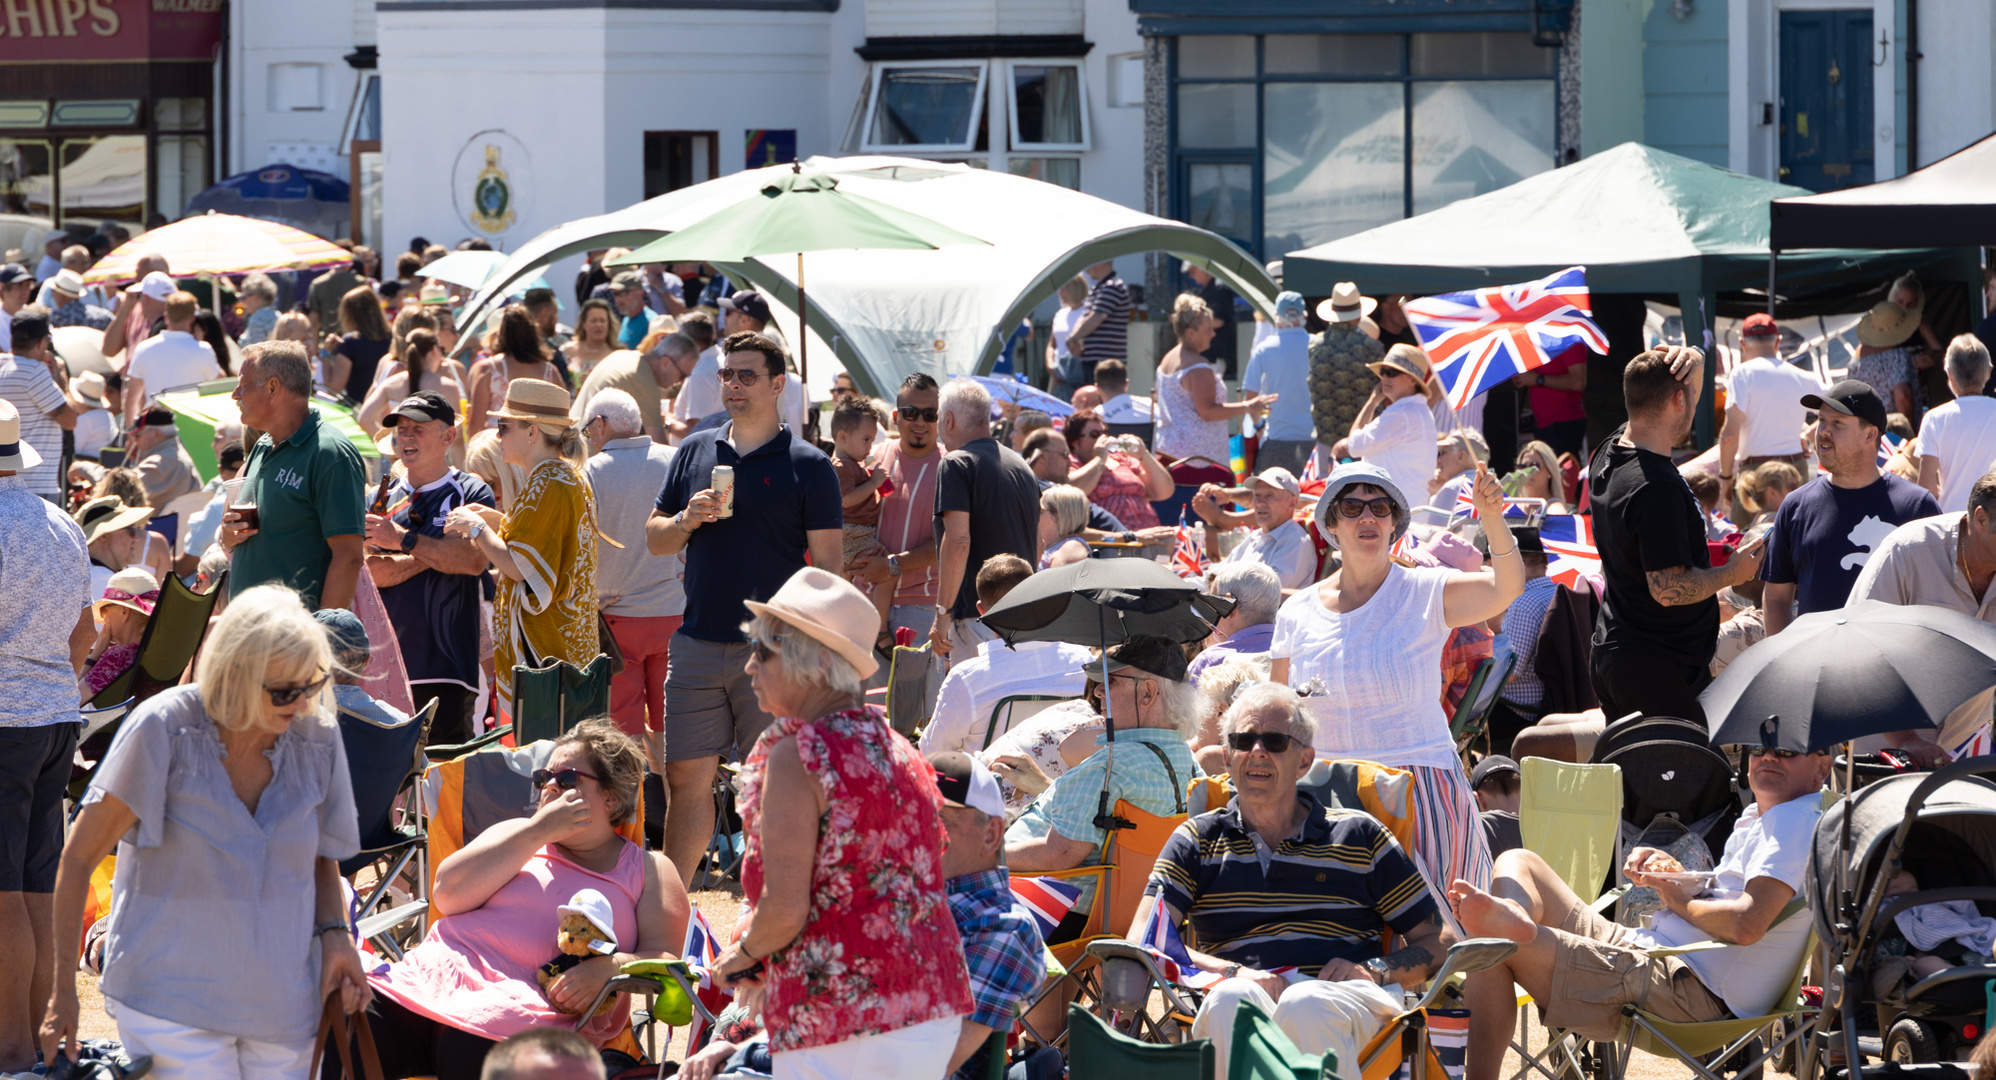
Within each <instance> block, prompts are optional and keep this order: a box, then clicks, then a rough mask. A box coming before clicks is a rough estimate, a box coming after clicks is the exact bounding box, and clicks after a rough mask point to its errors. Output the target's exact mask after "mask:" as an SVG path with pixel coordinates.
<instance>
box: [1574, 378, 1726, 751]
mask: <svg viewBox="0 0 1996 1080" xmlns="http://www.w3.org/2000/svg"><path fill="white" fill-rule="evenodd" d="M1704 378H1705V357H1704V354H1702V353H1700V352H1699V351H1698V350H1697V349H1691V348H1682V347H1675V348H1661V349H1652V350H1650V351H1648V352H1646V353H1643V354H1641V355H1639V356H1637V357H1636V358H1635V359H1633V360H1631V361H1629V366H1628V369H1627V370H1626V371H1624V372H1623V374H1622V397H1623V399H1624V400H1625V401H1626V402H1627V404H1628V410H1629V422H1628V424H1627V425H1626V426H1624V427H1623V428H1621V429H1620V430H1618V431H1616V432H1615V435H1614V437H1613V438H1611V439H1609V440H1608V441H1607V442H1605V443H1603V444H1602V445H1600V446H1599V447H1596V448H1595V450H1594V453H1593V455H1592V457H1591V459H1590V460H1589V462H1588V468H1587V485H1588V492H1589V498H1590V501H1591V502H1592V505H1593V512H1594V542H1595V546H1596V547H1598V548H1599V549H1600V552H1601V573H1602V576H1603V578H1604V579H1605V580H1606V582H1607V595H1606V596H1605V597H1604V598H1603V601H1602V604H1601V618H1600V621H1598V622H1597V623H1596V624H1595V627H1594V669H1593V682H1594V692H1595V694H1596V695H1597V696H1598V697H1599V698H1600V699H1601V710H1602V712H1603V713H1604V714H1606V716H1607V719H1608V722H1609V723H1613V722H1614V721H1616V720H1618V719H1620V718H1621V717H1623V716H1626V715H1628V714H1629V713H1632V712H1641V713H1643V714H1644V715H1646V716H1675V717H1681V718H1683V719H1686V720H1693V721H1696V722H1697V723H1699V724H1701V725H1702V724H1704V722H1705V711H1704V710H1703V709H1702V708H1700V707H1699V705H1698V692H1699V691H1700V690H1703V689H1704V688H1705V684H1706V683H1709V682H1711V681H1712V675H1711V661H1712V652H1713V649H1714V648H1715V646H1716V643H1717V641H1718V635H1719V602H1718V601H1717V600H1716V599H1715V598H1714V597H1715V596H1716V595H1717V593H1718V591H1719V590H1720V589H1723V588H1726V587H1727V586H1730V585H1738V584H1739V583H1741V582H1743V581H1751V580H1753V578H1754V577H1755V576H1756V574H1758V572H1759V570H1760V560H1761V555H1762V553H1763V541H1762V540H1761V539H1758V538H1756V539H1753V540H1750V541H1748V542H1746V543H1745V544H1742V545H1741V546H1740V548H1739V550H1738V551H1736V552H1734V553H1733V555H1732V558H1731V559H1730V560H1729V561H1727V563H1726V565H1724V566H1713V565H1712V560H1711V556H1710V553H1709V551H1708V550H1707V548H1706V546H1705V519H1704V516H1703V515H1702V514H1701V513H1700V512H1699V507H1698V500H1697V498H1696V497H1695V496H1693V495H1692V494H1691V487H1690V485H1688V484H1686V483H1685V482H1684V477H1683V476H1682V475H1680V474H1679V473H1678V471H1677V466H1676V464H1675V463H1673V462H1672V461H1671V457H1670V453H1671V450H1672V449H1674V448H1675V447H1677V446H1679V445H1681V444H1683V443H1684V441H1685V440H1686V439H1687V438H1689V437H1690V434H1691V419H1692V416H1693V415H1694V414H1695V412H1696V410H1697V408H1698V398H1699V395H1700V394H1701V393H1702V392H1703V388H1704V385H1705V383H1704Z"/></svg>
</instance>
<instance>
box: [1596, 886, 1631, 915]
mask: <svg viewBox="0 0 1996 1080" xmlns="http://www.w3.org/2000/svg"><path fill="white" fill-rule="evenodd" d="M1628 891H1629V886H1627V885H1622V886H1619V887H1617V888H1613V889H1609V890H1608V891H1607V892H1604V893H1602V894H1601V895H1600V896H1597V897H1595V898H1594V902H1593V903H1591V904H1589V905H1587V909H1588V910H1589V911H1592V912H1593V913H1594V914H1596V915H1601V914H1605V913H1606V912H1607V910H1608V909H1609V908H1610V907H1612V906H1614V903H1615V901H1617V900H1620V899H1621V898H1622V894H1623V893H1626V892H1628Z"/></svg>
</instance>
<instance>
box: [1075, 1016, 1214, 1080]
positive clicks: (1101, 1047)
mask: <svg viewBox="0 0 1996 1080" xmlns="http://www.w3.org/2000/svg"><path fill="white" fill-rule="evenodd" d="M1067 1071H1068V1075H1069V1076H1074V1077H1085V1078H1086V1080H1214V1077H1213V1042H1212V1040H1210V1039H1195V1040H1193V1041H1192V1042H1186V1043H1178V1044H1176V1045H1173V1046H1160V1045H1158V1044H1157V1043H1147V1042H1140V1041H1138V1040H1136V1039H1132V1038H1130V1037H1129V1036H1128V1035H1123V1034H1120V1033H1119V1032H1117V1031H1115V1030H1113V1029H1112V1028H1110V1027H1109V1025H1108V1024H1107V1023H1105V1022H1104V1021H1103V1019H1102V1018H1101V1017H1099V1016H1096V1015H1095V1014H1094V1013H1092V1012H1089V1011H1088V1010H1087V1009H1085V1008H1083V1007H1082V1006H1080V1005H1078V1004H1076V1005H1069V1006H1068V1007H1067Z"/></svg>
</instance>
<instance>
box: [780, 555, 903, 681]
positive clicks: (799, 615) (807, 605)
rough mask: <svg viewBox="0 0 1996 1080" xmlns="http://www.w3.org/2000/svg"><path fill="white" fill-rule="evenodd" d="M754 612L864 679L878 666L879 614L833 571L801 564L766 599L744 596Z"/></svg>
mask: <svg viewBox="0 0 1996 1080" xmlns="http://www.w3.org/2000/svg"><path fill="white" fill-rule="evenodd" d="M747 603H748V609H749V610H750V611H753V612H755V613H756V614H757V615H768V616H770V617H771V618H776V619H782V620H783V621H784V622H786V623H789V624H790V625H791V626H794V627H796V628H797V629H799V630H802V631H803V632H804V633H806V634H808V635H810V636H811V638H812V639H813V640H815V641H817V642H818V643H819V644H820V645H823V646H824V647H825V648H827V649H830V650H832V651H833V652H835V653H837V654H839V657H840V658H841V659H843V660H845V662H846V663H849V664H851V665H852V666H853V667H854V668H855V669H856V670H857V671H858V672H859V677H860V678H862V679H864V678H866V677H867V676H869V675H872V674H873V673H874V672H875V671H877V670H879V668H880V661H878V660H876V659H874V657H873V641H874V639H875V638H876V637H879V636H880V613H879V612H878V611H876V610H874V607H873V601H871V600H868V599H867V598H866V595H865V594H864V593H862V592H860V591H859V590H858V589H855V588H853V587H852V586H851V585H849V584H847V583H846V579H844V578H842V577H840V576H838V575H837V574H833V573H829V572H827V571H824V570H820V569H818V568H817V567H815V566H807V567H805V568H803V569H802V570H799V571H797V572H796V573H794V574H792V575H790V580H789V581H786V582H784V583H783V587H782V588H780V589H778V590H776V595H775V596H772V597H770V598H769V600H768V601H767V602H761V601H756V600H750V601H748V602H747Z"/></svg>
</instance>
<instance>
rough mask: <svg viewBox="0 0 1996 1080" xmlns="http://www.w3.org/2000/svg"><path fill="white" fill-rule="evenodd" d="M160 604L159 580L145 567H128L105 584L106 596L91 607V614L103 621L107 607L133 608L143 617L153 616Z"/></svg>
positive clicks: (113, 575) (112, 576)
mask: <svg viewBox="0 0 1996 1080" xmlns="http://www.w3.org/2000/svg"><path fill="white" fill-rule="evenodd" d="M158 604H159V579H158V578H156V577H153V576H152V571H150V570H147V569H146V568H145V567H143V566H127V567H125V568H124V569H123V570H120V571H118V572H117V573H115V574H112V575H111V580H110V581H107V582H105V583H104V595H103V597H102V598H101V599H99V600H98V601H97V602H96V603H93V604H91V605H90V614H92V615H93V616H95V617H97V618H99V619H102V618H103V617H104V609H105V608H107V607H123V608H131V609H132V610H133V611H136V612H138V613H139V614H141V615H151V614H152V609H153V608H154V607H155V606H157V605H158Z"/></svg>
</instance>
